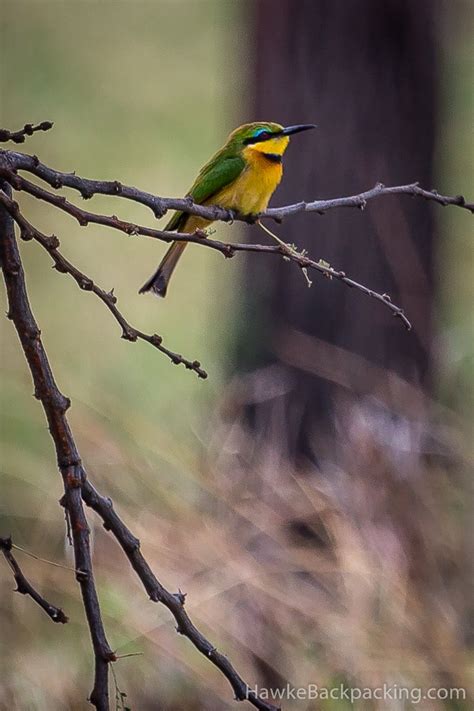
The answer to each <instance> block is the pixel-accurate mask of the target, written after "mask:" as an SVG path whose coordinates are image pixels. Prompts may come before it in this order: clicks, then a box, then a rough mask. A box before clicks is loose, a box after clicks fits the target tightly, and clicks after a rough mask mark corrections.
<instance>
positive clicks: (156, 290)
mask: <svg viewBox="0 0 474 711" xmlns="http://www.w3.org/2000/svg"><path fill="white" fill-rule="evenodd" d="M186 246H187V243H186V242H173V244H172V245H171V247H170V248H169V249H168V251H167V252H166V254H165V256H164V257H163V259H162V260H161V263H160V266H159V267H158V269H157V270H156V272H155V273H154V274H153V275H152V276H151V277H150V278H149V279H148V281H146V282H145V283H144V284H143V286H142V288H141V289H140V291H139V292H138V293H139V294H145V293H146V292H148V291H151V292H152V293H153V294H156V296H162V297H164V296H166V291H167V289H168V284H169V280H170V279H171V275H172V273H173V272H174V270H175V268H176V265H177V263H178V261H179V259H180V257H181V255H182V253H183V252H184V250H185V249H186Z"/></svg>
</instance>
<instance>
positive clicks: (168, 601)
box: [82, 480, 276, 711]
mask: <svg viewBox="0 0 474 711" xmlns="http://www.w3.org/2000/svg"><path fill="white" fill-rule="evenodd" d="M82 496H83V499H84V501H85V502H86V504H87V505H88V506H90V507H91V508H92V509H94V511H95V512H96V513H97V514H99V516H100V517H101V519H102V521H103V524H104V528H105V529H106V530H107V531H111V532H112V533H113V535H114V536H115V538H116V539H117V541H118V543H119V544H120V546H121V547H122V549H123V551H124V553H125V555H126V556H127V558H128V560H129V561H130V565H131V566H132V568H133V569H134V571H135V572H136V574H137V575H138V577H139V578H140V580H141V582H142V584H143V587H144V588H145V590H146V592H147V594H148V596H149V598H150V600H152V601H153V602H160V603H162V604H163V605H165V607H167V608H168V610H169V611H170V612H171V614H172V615H173V617H174V618H175V620H176V623H177V627H176V631H177V632H179V634H182V635H184V636H185V637H187V638H188V639H189V640H190V641H191V642H192V643H193V644H194V646H195V647H197V649H198V650H199V651H200V652H201V653H202V654H204V656H205V657H207V658H208V659H209V660H210V661H211V662H212V663H213V664H214V665H215V666H216V667H217V668H218V669H220V670H221V672H222V673H223V674H224V676H225V677H226V678H227V679H228V681H229V683H230V684H231V686H232V689H233V690H234V694H235V697H236V699H238V700H239V701H243V700H245V699H246V700H248V701H250V703H252V704H253V705H254V706H255V707H256V708H258V709H262V710H263V711H276V707H275V706H272V705H271V704H269V703H267V702H266V701H264V700H263V699H259V698H258V696H257V695H256V694H255V693H254V692H253V691H252V690H251V689H250V688H249V686H248V685H247V684H246V683H245V682H244V680H243V679H242V678H241V677H240V676H239V674H237V672H236V671H235V669H234V667H233V666H232V664H231V663H230V661H229V660H228V658H227V657H226V656H224V655H223V654H221V653H220V652H219V651H218V650H217V649H216V648H215V647H214V645H212V644H211V642H209V641H208V640H207V639H206V638H205V637H204V635H203V634H202V633H201V632H200V631H199V630H198V629H197V628H196V627H195V625H194V624H193V623H192V621H191V619H190V618H189V616H188V614H187V612H186V610H185V609H184V603H185V597H186V596H185V594H184V593H182V592H181V591H180V592H178V593H174V594H173V593H171V592H169V591H168V590H167V589H166V588H164V587H163V585H162V584H161V583H160V582H159V580H158V579H157V577H156V576H155V574H154V573H153V571H152V570H151V568H150V566H149V565H148V563H147V561H146V560H145V558H144V557H143V555H142V553H141V550H140V541H139V540H138V538H136V537H135V536H134V535H133V533H132V532H131V531H130V529H129V528H127V526H126V525H125V523H124V522H123V521H122V520H121V518H120V517H119V516H118V514H117V513H116V511H115V510H114V507H113V503H112V501H111V500H110V499H108V498H106V497H105V496H102V495H101V494H100V493H99V492H98V491H97V490H96V489H95V488H94V487H93V486H92V484H91V483H90V481H88V480H86V481H85V482H84V484H83V487H82Z"/></svg>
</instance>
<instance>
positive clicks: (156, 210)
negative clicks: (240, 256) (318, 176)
mask: <svg viewBox="0 0 474 711" xmlns="http://www.w3.org/2000/svg"><path fill="white" fill-rule="evenodd" d="M0 165H3V167H4V168H7V169H10V170H14V171H16V170H26V171H27V172H29V173H32V174H34V175H36V176H37V177H38V178H41V180H44V181H45V182H46V183H48V185H50V186H51V187H52V188H55V189H56V190H57V189H59V188H62V187H67V188H72V189H73V190H77V191H78V192H79V193H80V194H81V195H82V197H83V198H84V199H88V198H91V197H92V196H93V195H96V194H100V195H115V196H116V197H122V198H126V199H127V200H133V201H135V202H139V203H141V204H142V205H145V206H146V207H148V208H150V209H151V210H152V212H153V214H154V215H155V216H156V217H163V215H165V214H166V212H168V210H182V211H183V212H187V213H190V214H192V215H198V216H199V217H204V218H205V219H208V220H222V221H225V222H229V221H233V220H240V221H242V222H249V223H253V222H255V221H256V219H257V218H260V219H263V218H269V219H270V218H271V219H273V220H277V221H281V220H283V219H284V218H285V217H288V216H290V215H295V214H298V213H300V212H315V213H319V214H322V213H324V212H327V211H328V210H332V209H334V208H340V207H352V208H358V209H364V207H365V206H366V205H367V203H368V202H369V201H370V200H373V199H375V198H379V197H383V196H389V195H408V196H412V197H420V198H424V199H425V200H431V201H433V202H436V203H438V204H439V205H443V206H447V205H455V206H457V207H461V208H464V209H465V210H469V212H471V213H474V203H472V202H467V201H466V200H465V198H464V197H463V196H462V195H455V196H450V195H440V194H439V193H438V192H437V191H436V190H425V189H423V188H421V187H420V186H419V184H418V183H417V182H413V183H407V184H406V185H393V186H385V185H383V184H382V183H377V184H376V185H375V186H374V187H373V188H371V189H370V190H366V191H364V192H361V193H358V194H357V195H348V196H345V197H338V198H331V199H327V200H326V199H325V200H312V201H306V202H305V201H302V202H298V203H294V204H293V205H285V206H283V207H273V208H270V209H268V210H267V211H266V212H264V213H262V214H260V215H241V214H238V213H234V212H232V211H230V210H225V209H223V208H221V207H217V206H213V205H211V206H204V205H197V204H195V203H193V201H192V199H190V198H168V197H159V196H157V195H153V194H151V193H147V192H145V191H143V190H138V189H137V188H135V187H131V186H128V185H123V184H122V183H120V182H119V181H117V180H113V181H107V180H89V179H87V178H81V177H79V176H78V175H76V174H75V173H63V172H61V171H59V170H54V169H53V168H49V167H48V166H47V165H45V164H44V163H41V162H40V160H39V159H38V157H37V156H31V155H28V154H26V153H17V152H15V151H7V150H0Z"/></svg>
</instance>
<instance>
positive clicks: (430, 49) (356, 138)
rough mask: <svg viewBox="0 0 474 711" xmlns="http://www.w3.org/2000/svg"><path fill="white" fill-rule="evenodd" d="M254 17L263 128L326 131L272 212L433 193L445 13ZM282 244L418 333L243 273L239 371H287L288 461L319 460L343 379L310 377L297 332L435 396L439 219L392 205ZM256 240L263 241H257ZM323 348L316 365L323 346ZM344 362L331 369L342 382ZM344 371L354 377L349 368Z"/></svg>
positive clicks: (290, 273)
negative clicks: (438, 17) (355, 196)
mask: <svg viewBox="0 0 474 711" xmlns="http://www.w3.org/2000/svg"><path fill="white" fill-rule="evenodd" d="M253 7H254V10H255V18H254V23H253V27H254V28H255V29H254V32H255V35H254V40H253V41H254V48H255V60H254V61H255V73H254V76H255V86H254V96H255V98H254V106H255V111H254V117H255V119H258V120H260V119H261V120H272V121H278V122H281V123H283V124H291V123H306V122H314V123H317V124H318V129H316V131H314V132H311V133H304V134H301V135H298V136H295V137H294V138H293V139H292V141H291V146H290V147H289V149H288V152H287V155H286V158H285V177H284V179H283V182H282V185H281V186H280V188H279V190H278V193H277V196H276V198H274V200H273V204H275V205H276V204H278V205H281V204H285V203H288V202H293V201H297V200H300V199H314V198H316V197H336V196H340V195H347V194H352V193H357V192H360V191H361V190H365V189H367V188H369V187H372V186H373V185H374V184H375V183H376V182H377V181H381V182H383V183H385V184H387V185H390V184H401V183H406V182H412V181H414V180H418V181H420V183H421V184H422V185H423V186H426V187H428V188H431V187H432V185H433V180H432V174H433V148H434V133H435V115H436V93H435V79H436V57H435V51H434V17H433V15H434V12H435V9H436V7H435V3H434V2H413V0H385V1H384V2H380V1H379V0H297V1H296V2H295V0H279V1H278V3H274V2H272V1H271V0H258V2H256V3H255V4H254V5H253ZM271 227H272V226H271ZM275 231H276V232H277V234H279V236H280V237H282V238H283V239H284V240H285V241H287V242H294V243H295V244H296V245H298V247H299V248H305V249H307V250H308V251H309V253H310V255H311V256H312V257H313V258H315V259H319V258H323V259H325V260H327V261H328V262H329V263H330V264H331V265H332V266H334V267H335V268H338V269H343V270H344V271H346V272H347V273H348V274H349V275H350V276H352V277H353V278H355V279H357V280H359V281H362V282H363V283H365V284H367V285H369V286H371V287H373V288H374V289H376V290H378V291H381V292H387V293H389V294H390V295H391V296H392V298H393V300H394V301H395V302H396V303H397V304H399V305H401V306H403V308H404V309H405V310H406V312H407V315H408V316H409V318H410V319H411V321H412V323H413V326H414V329H413V331H412V332H411V333H408V332H406V331H405V330H404V329H403V326H402V325H401V322H400V321H399V320H398V319H394V318H393V317H391V316H390V314H389V313H388V311H387V310H385V309H384V308H383V307H381V306H380V305H379V304H377V303H376V302H374V301H372V300H370V299H369V298H366V297H364V296H363V295H361V294H358V293H356V292H354V291H352V290H350V289H348V288H346V287H345V286H344V285H342V284H339V283H334V282H332V281H329V280H326V279H322V278H320V277H319V276H318V275H314V276H313V277H312V278H313V285H312V288H311V289H308V288H307V287H306V285H305V281H304V278H303V276H302V274H301V272H300V271H299V270H298V269H297V268H295V267H294V266H293V265H289V264H287V263H285V262H283V261H280V262H277V261H276V260H270V259H268V260H264V259H258V258H256V257H255V256H254V255H253V256H251V257H250V258H248V259H247V261H246V267H245V273H244V276H243V279H244V282H245V283H244V287H245V293H246V295H247V296H246V304H245V307H244V313H243V314H242V318H241V321H240V323H241V324H242V326H241V332H240V334H239V344H238V349H237V358H238V361H239V363H240V365H241V366H242V368H243V369H245V370H253V369H255V368H257V367H259V366H262V365H268V364H272V363H282V364H284V368H288V371H287V372H288V373H289V377H290V380H291V388H290V392H289V394H288V396H287V398H286V405H285V409H286V412H285V417H284V418H282V422H284V423H285V424H284V426H285V429H286V436H287V438H288V444H289V446H290V451H291V452H293V454H295V455H296V456H297V455H308V454H309V453H310V452H311V456H312V457H313V456H314V455H315V456H316V458H317V457H318V452H317V445H315V442H314V437H313V436H312V433H314V431H315V428H316V429H317V430H318V431H319V432H321V430H323V431H327V430H328V428H329V429H331V428H332V423H333V419H334V412H333V403H334V388H335V386H334V384H332V383H331V382H330V381H331V380H333V381H334V380H337V377H336V378H334V377H330V378H329V380H328V379H327V377H321V374H320V375H317V374H315V373H314V372H313V373H310V372H308V371H310V370H312V366H313V365H315V370H316V371H318V368H319V370H320V369H321V368H320V364H319V365H318V363H317V361H318V358H316V359H314V358H313V356H311V354H306V356H305V354H304V353H301V350H300V348H299V346H298V345H297V341H296V340H295V338H294V332H295V331H298V332H303V333H304V334H307V335H309V336H311V337H314V338H315V339H320V342H321V341H324V342H326V343H329V344H332V345H334V346H337V347H339V348H342V349H345V350H347V351H349V352H351V353H356V354H359V355H360V356H363V357H364V358H365V359H367V360H368V361H370V363H373V364H375V365H377V366H381V367H382V368H384V369H385V368H386V369H390V370H393V371H396V372H397V373H398V374H400V375H402V376H403V377H404V378H406V379H407V380H409V381H411V382H412V383H414V384H423V385H426V384H429V380H430V361H431V352H430V350H431V342H432V325H431V324H432V308H433V274H432V255H433V247H434V240H435V236H434V224H433V217H432V211H431V207H430V205H428V204H427V203H424V202H423V201H421V200H414V199H410V198H396V197H393V198H383V199H380V200H377V201H374V202H373V203H370V204H369V206H368V207H367V208H366V209H365V211H364V212H358V211H356V210H336V211H333V212H329V213H327V214H326V215H324V216H318V215H301V216H297V217H293V218H289V219H287V220H286V221H285V222H284V223H283V224H282V225H277V226H276V227H275ZM248 237H249V239H252V241H257V240H260V241H261V240H265V239H266V237H265V236H264V235H263V233H262V234H259V232H258V228H257V227H253V228H252V229H251V233H249V235H248ZM269 239H270V238H269ZM314 348H315V349H316V350H314V351H313V355H314V353H317V352H318V341H317V340H315V341H314ZM343 352H344V351H334V353H335V354H336V353H339V354H340V353H343ZM320 355H321V358H322V359H323V360H324V358H326V357H327V356H326V355H325V354H324V352H323V351H321V353H320ZM305 357H307V359H309V361H310V362H309V363H306V365H305V362H304V359H305ZM301 358H302V359H303V362H302V363H301V362H300V361H301ZM329 359H330V360H332V358H331V351H329ZM336 360H337V359H336ZM336 360H334V362H332V363H331V365H332V366H333V367H335V368H336V369H337V367H338V365H337V362H336ZM296 362H299V363H300V366H299V367H294V366H295V363H296ZM340 367H341V368H344V369H345V370H348V369H347V368H346V367H345V364H344V362H343V361H340ZM323 375H324V374H323ZM358 375H359V374H358V373H357V369H356V372H355V373H354V375H353V376H351V375H350V373H348V372H345V373H344V377H345V378H346V379H347V378H349V380H350V382H348V383H347V385H348V386H349V388H350V389H351V390H353V391H355V392H356V393H357V392H358V389H359V387H361V388H362V387H363V388H364V390H363V392H364V394H366V392H367V386H366V384H365V385H364V386H362V385H360V382H359V377H358ZM259 407H260V408H261V407H264V405H260V406H259ZM310 440H311V441H310Z"/></svg>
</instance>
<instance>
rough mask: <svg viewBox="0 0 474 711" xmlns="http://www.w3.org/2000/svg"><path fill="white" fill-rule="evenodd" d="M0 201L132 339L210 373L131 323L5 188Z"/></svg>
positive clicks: (59, 267)
mask: <svg viewBox="0 0 474 711" xmlns="http://www.w3.org/2000/svg"><path fill="white" fill-rule="evenodd" d="M0 203H1V204H3V206H4V207H5V209H6V210H7V212H9V214H10V215H11V216H12V217H13V219H14V220H15V222H16V223H17V225H18V226H19V227H20V230H21V237H22V239H24V240H29V239H35V240H36V241H37V242H39V244H41V246H42V247H44V249H46V251H47V252H48V254H49V255H50V256H51V259H52V260H53V262H54V267H55V269H57V271H59V272H62V273H64V274H70V275H71V276H72V278H73V279H74V280H75V282H76V283H77V284H78V286H79V287H80V288H81V289H83V290H84V291H91V292H93V293H94V294H95V295H96V296H98V297H99V299H100V300H101V301H102V302H103V303H104V304H105V305H106V306H107V308H108V309H109V311H110V312H111V313H112V314H113V316H114V318H115V319H116V321H117V322H118V323H119V324H120V327H121V328H122V338H124V339H125V340H127V341H132V342H133V341H137V340H142V341H146V342H147V343H150V344H151V345H152V346H154V347H155V348H157V349H158V350H159V351H160V352H161V353H164V354H165V355H166V356H167V357H168V358H169V359H170V360H171V362H172V363H174V364H175V365H184V367H185V368H188V369H189V370H193V371H194V372H195V373H197V375H198V376H199V377H200V378H206V377H207V373H206V371H205V370H203V369H202V368H201V364H200V362H199V361H197V360H195V361H190V360H188V359H187V358H184V357H183V356H182V355H180V354H179V353H174V352H173V351H171V350H170V349H169V348H167V347H166V346H164V345H163V343H162V338H161V336H159V335H158V334H156V333H154V334H151V335H150V334H147V333H144V332H143V331H140V330H138V329H137V328H134V327H133V326H131V325H130V324H129V323H128V321H127V320H126V319H125V317H124V316H123V315H122V313H121V312H120V311H119V309H118V308H117V305H116V304H117V297H116V296H115V295H114V293H113V291H105V290H104V289H102V288H101V287H100V286H98V285H97V284H95V283H94V281H93V280H92V279H91V278H90V277H88V276H87V275H86V274H84V273H83V272H81V271H79V269H77V268H76V267H75V266H74V265H73V264H71V262H69V261H68V260H67V259H66V258H65V257H64V256H63V255H62V254H61V252H59V251H58V247H59V240H58V238H57V237H56V235H45V234H43V233H42V232H40V231H39V230H38V229H37V228H36V227H34V226H33V225H32V224H31V223H30V222H28V220H26V218H25V217H23V215H22V214H21V212H20V210H19V207H18V204H17V203H16V202H15V201H14V200H11V199H10V198H9V197H8V196H7V195H5V193H4V192H2V191H0Z"/></svg>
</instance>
